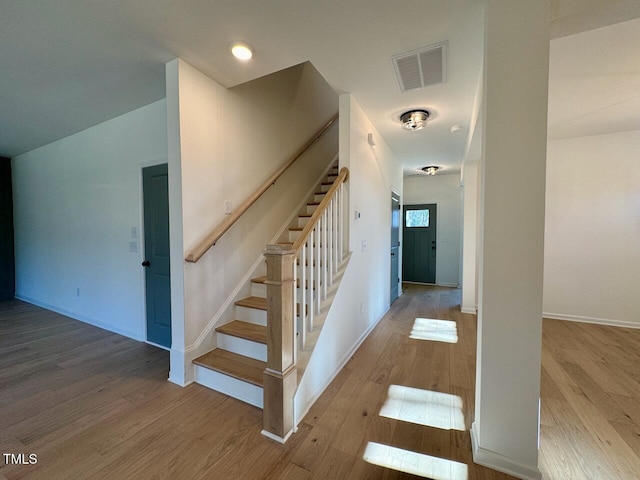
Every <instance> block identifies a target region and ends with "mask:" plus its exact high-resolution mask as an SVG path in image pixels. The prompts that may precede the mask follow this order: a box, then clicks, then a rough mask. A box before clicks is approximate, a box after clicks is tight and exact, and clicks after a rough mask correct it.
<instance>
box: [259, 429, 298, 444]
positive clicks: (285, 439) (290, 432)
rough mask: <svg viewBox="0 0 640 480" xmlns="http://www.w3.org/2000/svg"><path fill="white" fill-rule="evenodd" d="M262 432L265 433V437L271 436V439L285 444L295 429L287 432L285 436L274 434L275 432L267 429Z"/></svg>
mask: <svg viewBox="0 0 640 480" xmlns="http://www.w3.org/2000/svg"><path fill="white" fill-rule="evenodd" d="M260 433H261V434H262V435H264V436H265V437H267V438H269V439H271V440H273V441H275V442H278V443H281V444H283V445H284V444H285V442H286V441H287V440H289V437H290V436H291V434H292V433H293V430H291V431H289V433H287V434H286V435H285V436H284V438H282V437H279V436H277V435H274V434H273V433H271V432H267V431H266V430H262V431H261V432H260Z"/></svg>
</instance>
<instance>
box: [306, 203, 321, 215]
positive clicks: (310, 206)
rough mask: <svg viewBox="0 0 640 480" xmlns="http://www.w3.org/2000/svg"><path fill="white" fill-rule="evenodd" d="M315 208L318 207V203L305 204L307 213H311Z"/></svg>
mask: <svg viewBox="0 0 640 480" xmlns="http://www.w3.org/2000/svg"><path fill="white" fill-rule="evenodd" d="M316 208H318V205H307V213H310V214H311V215H313V212H315V211H316Z"/></svg>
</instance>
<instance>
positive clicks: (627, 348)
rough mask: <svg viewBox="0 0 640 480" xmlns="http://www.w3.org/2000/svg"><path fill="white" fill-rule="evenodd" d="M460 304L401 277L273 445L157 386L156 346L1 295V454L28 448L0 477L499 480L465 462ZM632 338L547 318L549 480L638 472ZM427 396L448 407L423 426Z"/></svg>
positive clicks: (208, 407)
mask: <svg viewBox="0 0 640 480" xmlns="http://www.w3.org/2000/svg"><path fill="white" fill-rule="evenodd" d="M459 303H460V292H459V290H456V289H449V288H441V287H422V286H417V285H405V294H404V295H403V296H402V297H400V298H399V299H398V300H397V301H396V302H395V303H394V305H393V306H392V308H391V310H390V312H389V313H388V314H387V315H386V316H385V318H384V319H383V320H382V321H381V322H380V324H379V325H378V327H376V329H375V330H374V331H373V332H372V333H371V335H370V336H369V338H368V339H367V340H366V341H365V342H364V343H363V345H362V346H361V348H360V349H359V350H358V351H357V352H356V354H355V355H354V356H353V357H352V358H351V359H350V361H349V362H348V363H347V365H346V367H345V368H344V369H343V370H342V371H341V372H340V373H339V374H338V376H337V377H336V379H335V380H334V382H333V383H332V384H331V385H330V386H329V388H328V389H327V390H326V391H325V393H324V394H323V395H322V396H321V397H320V398H319V400H318V401H317V402H316V404H315V405H314V406H313V407H312V409H311V410H310V412H309V414H308V415H307V416H306V417H305V418H304V420H303V421H302V423H301V424H300V426H299V429H298V432H297V433H296V434H295V435H293V436H292V438H291V439H290V440H289V442H287V444H286V445H284V446H282V445H279V444H276V443H274V442H272V441H270V440H268V439H266V438H265V437H263V436H262V435H261V434H260V429H261V416H262V414H261V411H260V410H259V409H257V408H255V407H252V406H249V405H246V404H244V403H242V402H239V401H237V400H234V399H231V398H229V397H226V396H225V395H222V394H219V393H217V392H214V391H211V390H209V389H207V388H205V387H201V386H199V385H195V384H193V385H190V386H188V387H186V388H181V387H178V386H176V385H173V384H171V383H170V382H168V381H167V373H168V364H169V358H168V352H166V351H163V350H159V349H157V348H154V347H152V346H149V345H146V344H143V343H139V342H135V341H133V340H129V339H126V338H123V337H121V336H119V335H116V334H112V333H109V332H106V331H104V330H100V329H98V328H95V327H92V326H89V325H86V324H83V323H81V322H77V321H74V320H70V319H68V318H66V317H64V316H61V315H58V314H55V313H52V312H48V311H46V310H42V309H40V308H37V307H34V306H32V305H28V304H25V303H22V302H19V301H12V302H5V303H0V454H1V453H24V454H27V455H28V454H31V453H35V454H36V455H37V464H34V465H5V462H4V458H3V457H0V480H9V479H23V478H24V479H47V480H50V479H54V480H55V479H134V478H135V479H142V480H144V479H233V480H236V479H242V480H251V479H287V480H296V479H300V480H306V479H331V480H334V479H336V480H337V479H340V480H341V479H356V480H357V479H400V478H420V477H417V476H414V475H411V474H409V473H403V472H401V471H398V470H397V469H394V468H385V467H383V466H378V465H374V464H372V463H369V462H367V461H365V460H363V455H365V452H366V455H367V456H368V458H370V459H371V461H372V462H376V463H383V464H385V465H388V466H391V463H392V462H396V464H395V465H394V466H395V467H396V468H399V469H401V470H405V471H414V470H412V469H413V468H415V466H416V465H418V466H420V465H422V467H424V465H425V464H430V465H432V466H435V467H437V468H440V472H441V473H440V474H439V475H441V476H442V475H443V473H442V472H444V475H445V476H442V477H438V478H445V479H448V478H450V480H475V479H478V480H494V479H509V478H512V477H509V476H507V475H504V474H501V473H498V472H494V471H492V470H490V469H487V468H484V467H480V466H477V465H475V464H473V462H472V460H471V446H470V440H469V434H468V429H469V427H470V424H471V421H472V418H473V395H474V388H473V384H474V380H475V371H474V370H475V338H476V327H475V317H474V316H473V315H464V314H461V313H460V311H459ZM416 318H430V319H447V320H451V321H454V322H455V325H452V324H450V323H449V324H446V325H445V327H446V328H445V330H446V331H445V332H444V333H443V332H435V333H436V336H437V335H441V334H442V335H444V337H443V338H446V339H449V340H450V338H451V335H452V328H451V327H452V326H453V327H455V328H454V329H453V334H455V335H457V337H458V341H457V343H447V342H443V341H433V340H428V339H426V338H429V335H430V334H431V333H433V328H432V326H429V327H428V328H426V330H425V329H424V328H423V329H422V330H421V329H420V328H418V326H416V329H414V331H413V334H412V327H413V326H414V323H415V319H416ZM423 327H424V326H423ZM412 336H413V337H414V338H410V337H412ZM639 346H640V331H632V330H622V329H615V328H606V327H599V326H593V325H581V324H571V323H567V322H555V321H547V320H545V323H544V353H543V371H542V380H543V382H542V446H541V453H540V467H541V469H542V470H543V472H544V474H545V478H546V479H547V480H569V479H589V480H591V479H596V478H603V479H604V478H606V479H608V480H610V479H611V480H613V479H624V480H629V479H635V478H640V477H638V476H629V475H630V474H631V475H635V472H640V467H638V462H639V460H638V453H639V452H640V429H639V427H638V425H640V407H639V406H638V399H639V398H640V378H639V373H638V365H640V362H639V358H638V352H639V350H640V349H639V348H638V347H639ZM403 395H404V400H403V398H401V397H403ZM412 395H413V397H412ZM443 399H445V400H446V401H443ZM430 401H433V402H435V403H434V405H435V404H444V405H445V407H446V410H445V412H444V413H443V414H441V415H439V416H437V415H436V416H434V417H433V418H431V419H430V420H428V421H425V416H424V413H425V411H427V410H425V405H427V406H428V405H429V402H430ZM403 402H404V403H403ZM429 411H431V410H429ZM416 412H417V413H416ZM381 413H382V414H384V415H385V416H382V415H381ZM427 417H429V416H428V415H427ZM396 418H403V419H396ZM407 420H411V422H410V421H407ZM412 422H414V423H412ZM424 423H428V424H429V425H424ZM452 427H453V428H452ZM449 428H452V429H449ZM455 428H460V429H463V430H464V431H462V430H456V429H455ZM389 452H397V454H392V453H389ZM426 456H429V457H426ZM376 458H377V460H376ZM420 462H422V463H421V464H420ZM446 472H450V475H449V477H447V476H446V474H447V473H446ZM460 472H462V473H460ZM462 474H464V475H466V476H461V475H462ZM625 475H626V476H625ZM433 476H436V475H435V474H434V475H433Z"/></svg>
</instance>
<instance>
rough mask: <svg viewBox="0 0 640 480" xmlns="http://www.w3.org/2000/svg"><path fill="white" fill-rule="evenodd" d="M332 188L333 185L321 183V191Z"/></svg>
mask: <svg viewBox="0 0 640 480" xmlns="http://www.w3.org/2000/svg"><path fill="white" fill-rule="evenodd" d="M330 189H331V185H320V190H318V191H319V192H328V191H329V190H330Z"/></svg>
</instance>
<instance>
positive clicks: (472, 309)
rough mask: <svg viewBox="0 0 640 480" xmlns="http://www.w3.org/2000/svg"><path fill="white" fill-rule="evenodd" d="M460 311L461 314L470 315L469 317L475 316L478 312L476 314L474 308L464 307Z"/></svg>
mask: <svg viewBox="0 0 640 480" xmlns="http://www.w3.org/2000/svg"><path fill="white" fill-rule="evenodd" d="M460 311H461V312H462V313H470V314H471V315H477V314H478V312H477V310H476V309H475V308H467V307H464V308H461V309H460Z"/></svg>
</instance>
